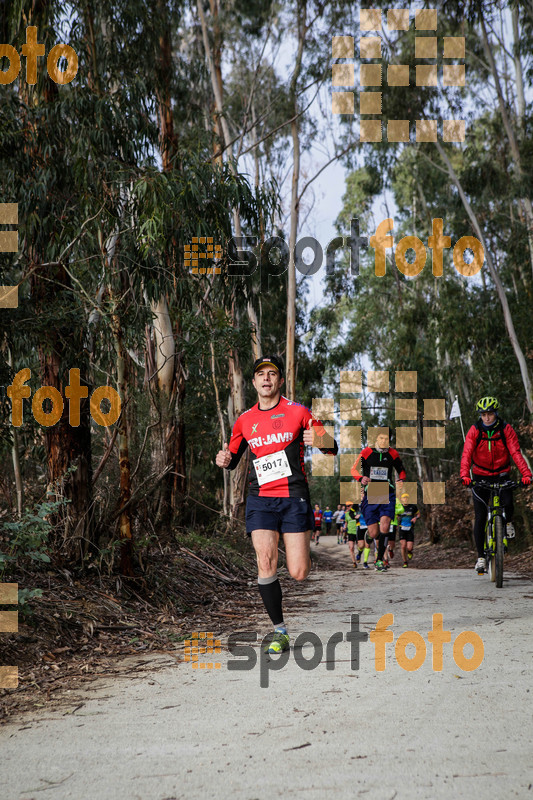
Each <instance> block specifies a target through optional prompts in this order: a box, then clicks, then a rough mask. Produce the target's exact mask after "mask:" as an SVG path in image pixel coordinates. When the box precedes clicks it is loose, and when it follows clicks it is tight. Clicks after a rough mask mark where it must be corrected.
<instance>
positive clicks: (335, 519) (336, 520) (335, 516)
mask: <svg viewBox="0 0 533 800" xmlns="http://www.w3.org/2000/svg"><path fill="white" fill-rule="evenodd" d="M340 513H341V505H340V503H339V505H338V506H337V510H336V511H334V512H333V522H334V523H335V528H334V531H333V535H334V536H335V534H337V544H338V543H339V514H340Z"/></svg>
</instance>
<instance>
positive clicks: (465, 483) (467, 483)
mask: <svg viewBox="0 0 533 800" xmlns="http://www.w3.org/2000/svg"><path fill="white" fill-rule="evenodd" d="M461 483H462V484H463V486H471V485H472V478H461Z"/></svg>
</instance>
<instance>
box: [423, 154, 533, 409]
mask: <svg viewBox="0 0 533 800" xmlns="http://www.w3.org/2000/svg"><path fill="white" fill-rule="evenodd" d="M436 147H437V150H438V151H439V153H440V156H441V158H442V160H443V161H444V163H445V164H446V166H447V168H448V173H449V175H450V178H451V179H452V181H453V182H454V184H455V185H456V187H457V191H458V192H459V196H460V198H461V202H462V203H463V206H464V209H465V211H466V213H467V214H468V218H469V219H470V222H471V223H472V227H473V228H474V230H475V232H476V236H477V238H478V239H479V241H480V242H481V244H482V245H483V249H484V251H485V260H486V262H487V266H488V268H489V272H490V276H491V278H492V280H493V281H494V285H495V287H496V293H497V295H498V299H499V301H500V305H501V307H502V312H503V318H504V321H505V327H506V329H507V335H508V337H509V341H510V342H511V345H512V347H513V350H514V354H515V357H516V360H517V361H518V366H519V367H520V375H521V377H522V384H523V386H524V392H525V400H526V404H527V407H528V410H529V413H530V414H533V392H532V386H531V378H530V376H529V370H528V366H527V361H526V358H525V356H524V352H523V350H522V348H521V346H520V343H519V341H518V337H517V335H516V330H515V327H514V322H513V317H512V314H511V309H510V308H509V302H508V300H507V295H506V294H505V289H504V286H503V284H502V282H501V280H500V276H499V275H498V271H497V269H496V267H495V265H494V261H493V259H492V254H491V252H490V249H489V248H488V247H487V243H486V241H485V237H484V235H483V231H482V230H481V226H480V224H479V220H478V218H477V216H476V214H475V213H474V211H473V209H472V206H471V205H470V202H469V200H468V198H467V196H466V194H465V193H464V190H463V187H462V185H461V182H460V180H459V178H458V176H457V173H456V172H455V170H454V168H453V166H452V163H451V161H450V159H449V158H448V156H447V155H446V152H445V150H444V148H443V147H442V145H441V144H440V142H436Z"/></svg>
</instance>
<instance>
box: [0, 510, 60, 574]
mask: <svg viewBox="0 0 533 800" xmlns="http://www.w3.org/2000/svg"><path fill="white" fill-rule="evenodd" d="M66 503H68V501H67V500H64V499H61V500H55V501H45V502H44V503H38V504H37V505H36V506H35V507H34V508H33V509H26V511H25V512H24V514H23V515H22V517H21V518H20V519H19V520H17V521H16V522H3V523H2V529H3V531H4V532H5V534H7V536H4V537H3V539H4V541H5V542H7V544H6V545H5V546H4V548H3V550H4V552H0V574H4V573H5V572H6V571H7V570H10V569H11V568H12V566H13V565H15V564H16V565H17V567H19V568H20V567H24V566H26V567H29V566H30V565H31V566H32V567H33V568H35V567H36V566H37V564H41V565H42V564H49V563H50V556H49V555H48V552H49V544H48V543H49V538H50V534H51V533H52V531H53V529H54V526H53V523H52V519H53V517H54V515H55V514H57V512H58V511H59V510H60V508H61V507H62V506H64V505H65V504H66Z"/></svg>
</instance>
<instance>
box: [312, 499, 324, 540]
mask: <svg viewBox="0 0 533 800" xmlns="http://www.w3.org/2000/svg"><path fill="white" fill-rule="evenodd" d="M313 516H314V518H315V533H314V536H313V541H314V543H315V545H317V544H318V540H319V539H320V531H321V530H322V517H323V514H322V509H321V508H320V506H319V504H318V503H315V508H314V510H313Z"/></svg>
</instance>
